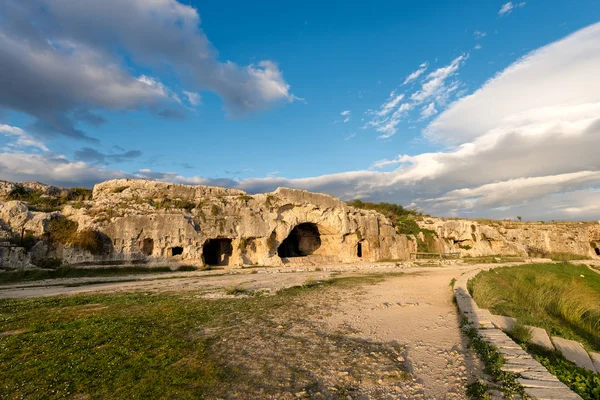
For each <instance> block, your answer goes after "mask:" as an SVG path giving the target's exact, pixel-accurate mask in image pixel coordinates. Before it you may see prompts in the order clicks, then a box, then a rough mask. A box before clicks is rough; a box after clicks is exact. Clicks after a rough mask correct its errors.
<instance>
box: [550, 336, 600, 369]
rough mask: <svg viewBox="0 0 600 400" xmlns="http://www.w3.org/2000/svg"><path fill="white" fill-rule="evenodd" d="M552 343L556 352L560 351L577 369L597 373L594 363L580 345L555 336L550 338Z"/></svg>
mask: <svg viewBox="0 0 600 400" xmlns="http://www.w3.org/2000/svg"><path fill="white" fill-rule="evenodd" d="M552 343H554V346H555V347H556V350H558V351H560V352H561V354H562V355H563V356H564V357H565V358H566V359H567V360H569V361H571V362H573V363H575V364H576V365H577V366H578V367H581V368H585V369H588V370H590V371H593V372H597V371H596V367H595V366H594V363H593V362H592V360H591V358H590V356H589V355H588V353H587V351H585V349H584V348H583V346H582V345H581V343H579V342H576V341H574V340H567V339H563V338H559V337H557V336H552Z"/></svg>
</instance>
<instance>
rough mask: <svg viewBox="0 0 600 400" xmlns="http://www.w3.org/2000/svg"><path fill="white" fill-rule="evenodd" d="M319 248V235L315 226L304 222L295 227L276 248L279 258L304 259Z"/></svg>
mask: <svg viewBox="0 0 600 400" xmlns="http://www.w3.org/2000/svg"><path fill="white" fill-rule="evenodd" d="M319 247H321V234H320V233H319V228H318V227H317V225H316V224H313V223H310V222H305V223H302V224H300V225H296V226H295V227H294V229H292V231H291V232H290V234H289V236H288V237H287V238H285V240H284V241H283V242H281V244H280V245H279V247H278V248H277V255H278V256H279V257H304V256H308V255H310V254H312V253H314V252H315V251H316V250H317V249H318V248H319Z"/></svg>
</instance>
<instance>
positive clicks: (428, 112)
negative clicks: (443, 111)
mask: <svg viewBox="0 0 600 400" xmlns="http://www.w3.org/2000/svg"><path fill="white" fill-rule="evenodd" d="M437 112H438V111H437V110H436V108H435V103H429V105H427V106H425V107H423V108H422V109H421V118H423V119H427V118H429V117H432V116H434V115H435V114H437Z"/></svg>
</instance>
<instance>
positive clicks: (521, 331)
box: [508, 322, 531, 343]
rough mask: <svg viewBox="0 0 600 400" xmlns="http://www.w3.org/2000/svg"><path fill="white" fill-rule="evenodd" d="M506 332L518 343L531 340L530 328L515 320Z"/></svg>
mask: <svg viewBox="0 0 600 400" xmlns="http://www.w3.org/2000/svg"><path fill="white" fill-rule="evenodd" d="M508 334H509V335H510V336H512V337H513V338H515V339H516V340H517V341H518V342H520V343H527V342H529V341H530V340H531V328H528V327H526V326H525V325H523V324H521V323H519V322H517V323H516V324H514V325H513V327H512V329H511V330H510V331H508Z"/></svg>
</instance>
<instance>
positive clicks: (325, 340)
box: [0, 263, 482, 399]
mask: <svg viewBox="0 0 600 400" xmlns="http://www.w3.org/2000/svg"><path fill="white" fill-rule="evenodd" d="M480 267H481V265H467V264H460V263H457V264H451V263H450V264H446V265H438V266H427V267H423V266H419V265H414V264H412V265H405V264H394V263H391V264H379V265H370V266H368V268H364V266H362V267H361V266H348V265H344V266H338V267H335V266H334V267H331V266H330V267H327V268H315V269H313V270H286V269H280V268H256V269H242V270H217V271H202V272H189V273H188V272H186V273H177V274H160V275H158V274H148V275H143V276H139V275H138V276H125V277H104V278H65V279H57V280H52V281H37V282H30V283H21V284H13V285H4V286H0V297H3V298H26V297H37V296H54V295H64V294H80V293H115V292H127V291H144V292H154V293H162V292H174V291H176V292H185V291H190V294H192V293H194V294H196V293H202V294H201V296H202V297H204V298H209V299H210V298H222V297H227V296H234V294H231V293H232V292H235V291H233V290H232V289H239V292H240V293H244V292H246V291H256V290H260V291H263V292H265V293H269V292H271V293H274V292H276V291H277V290H280V289H282V288H286V287H291V286H297V285H302V284H306V283H307V282H314V281H319V280H325V279H329V278H331V277H334V276H335V277H345V276H361V274H365V273H398V272H402V275H398V274H393V275H390V276H388V277H385V278H384V279H383V280H382V281H380V282H379V283H376V284H364V285H359V286H357V287H356V288H354V289H352V290H348V289H345V290H340V289H332V290H329V289H328V290H322V291H321V290H320V289H319V290H317V291H313V292H311V293H312V294H311V295H310V296H307V297H306V298H305V301H306V303H305V304H303V306H302V308H303V310H302V313H301V314H302V317H301V318H300V317H299V316H298V315H290V316H286V315H273V316H270V317H269V319H268V320H269V324H274V326H273V327H271V328H272V329H271V328H270V330H268V329H267V330H265V329H262V328H261V327H260V326H258V325H260V324H253V325H252V326H248V327H247V329H245V330H244V332H245V333H244V334H245V337H243V338H242V337H239V335H240V330H238V331H237V333H236V335H238V336H237V337H235V338H232V339H235V340H232V342H235V343H228V344H227V346H223V352H224V354H225V353H229V354H230V355H234V356H236V357H232V358H236V359H239V363H240V364H243V363H244V362H245V361H244V358H243V357H239V355H241V354H244V355H246V358H251V359H252V358H254V360H253V361H254V362H253V365H263V367H264V368H263V369H261V370H257V371H256V376H257V379H264V376H265V371H267V370H268V371H269V374H271V375H272V376H271V378H272V379H271V381H272V382H281V384H282V385H287V384H289V383H286V382H288V381H290V382H291V381H293V377H290V376H288V375H289V374H288V375H285V376H284V373H283V372H281V376H278V375H277V368H275V367H274V366H275V365H277V364H278V362H279V361H280V359H281V357H285V354H281V352H278V351H270V352H261V351H259V349H260V348H264V347H270V348H271V349H273V347H280V348H281V349H285V348H294V349H295V350H294V351H297V352H299V353H298V354H301V353H302V352H303V351H307V352H310V351H312V352H313V353H317V354H316V355H317V356H316V357H312V358H307V360H308V361H306V362H304V363H303V364H302V365H295V366H294V368H303V369H304V370H308V369H311V370H313V371H314V377H315V382H314V385H313V386H310V385H309V386H307V385H306V383H304V384H303V385H304V386H302V385H301V386H300V387H299V389H298V390H299V391H298V392H296V393H295V394H294V396H295V397H296V398H302V397H306V398H346V399H369V398H378V399H379V398H380V399H400V398H404V399H414V398H422V399H464V398H466V396H465V389H466V385H467V383H470V382H472V381H473V380H474V379H475V378H476V377H479V376H481V375H482V366H481V365H480V363H479V361H478V359H477V358H476V356H474V355H473V354H472V353H471V352H470V351H469V350H468V349H467V347H466V340H465V338H464V337H462V335H461V332H460V327H459V326H460V318H459V316H458V313H457V309H456V307H455V305H454V304H453V303H452V291H451V288H450V282H451V280H452V278H458V277H459V276H460V275H461V274H462V273H464V272H466V271H469V270H472V269H477V268H480ZM242 296H243V294H242ZM290 321H293V322H294V323H290ZM273 329H275V331H276V330H277V329H279V330H281V331H282V334H281V335H277V337H276V338H275V337H274V336H273V334H272V333H269V332H272V331H273ZM317 335H318V339H319V340H316V338H317ZM299 338H300V339H301V340H300V339H299ZM317 342H318V346H317ZM299 343H302V345H301V346H300V345H299ZM359 343H360V345H359ZM286 346H287V347H286ZM298 346H300V348H298ZM275 350H276V349H275ZM267 354H268V355H267ZM294 354H296V353H294ZM259 361H260V362H259ZM269 366H270V367H269ZM288 369H289V368H288ZM282 371H283V369H282ZM356 371H359V372H356ZM340 382H342V383H344V382H345V383H344V384H342V383H340Z"/></svg>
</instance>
